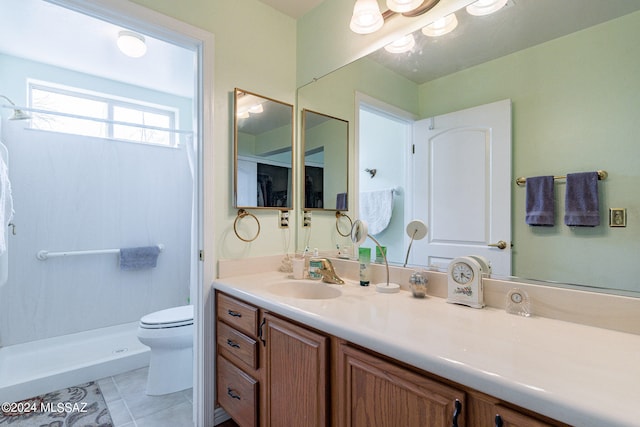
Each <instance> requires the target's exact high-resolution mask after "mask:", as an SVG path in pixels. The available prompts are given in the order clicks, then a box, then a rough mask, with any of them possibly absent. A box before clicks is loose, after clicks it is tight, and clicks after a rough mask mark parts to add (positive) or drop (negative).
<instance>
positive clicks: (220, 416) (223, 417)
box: [213, 407, 231, 426]
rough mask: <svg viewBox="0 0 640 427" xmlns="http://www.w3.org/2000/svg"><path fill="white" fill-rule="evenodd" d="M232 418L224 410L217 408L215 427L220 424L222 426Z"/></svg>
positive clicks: (214, 418) (214, 416) (214, 414)
mask: <svg viewBox="0 0 640 427" xmlns="http://www.w3.org/2000/svg"><path fill="white" fill-rule="evenodd" d="M230 419H231V417H230V416H229V414H227V412H226V411H225V410H224V409H222V408H221V407H217V408H216V410H215V411H214V413H213V425H214V426H217V425H218V424H221V423H223V422H225V421H227V420H230Z"/></svg>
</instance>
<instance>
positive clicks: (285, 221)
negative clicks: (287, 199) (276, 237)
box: [278, 210, 289, 228]
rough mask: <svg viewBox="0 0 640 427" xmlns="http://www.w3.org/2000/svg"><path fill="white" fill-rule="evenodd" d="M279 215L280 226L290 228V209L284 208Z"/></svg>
mask: <svg viewBox="0 0 640 427" xmlns="http://www.w3.org/2000/svg"><path fill="white" fill-rule="evenodd" d="M279 216H280V218H279V221H278V227H280V228H289V211H285V210H282V211H280V215H279Z"/></svg>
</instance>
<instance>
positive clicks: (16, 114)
mask: <svg viewBox="0 0 640 427" xmlns="http://www.w3.org/2000/svg"><path fill="white" fill-rule="evenodd" d="M0 98H4V99H6V100H7V101H9V103H10V104H11V105H12V106H13V107H15V106H16V104H14V103H13V101H12V100H10V99H9V98H7V97H6V96H4V95H0ZM30 118H31V116H30V115H29V114H27V113H25V112H24V111H22V110H21V109H19V108H13V114H12V115H11V116H10V117H9V120H29V119H30Z"/></svg>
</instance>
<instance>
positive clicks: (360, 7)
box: [349, 0, 384, 34]
mask: <svg viewBox="0 0 640 427" xmlns="http://www.w3.org/2000/svg"><path fill="white" fill-rule="evenodd" d="M383 24H384V18H383V17H382V13H380V7H379V6H378V2H377V1H376V0H357V1H356V4H355V5H354V6H353V16H351V23H350V24H349V28H351V31H353V32H354V33H357V34H371V33H374V32H376V31H378V30H379V29H380V28H382V25H383Z"/></svg>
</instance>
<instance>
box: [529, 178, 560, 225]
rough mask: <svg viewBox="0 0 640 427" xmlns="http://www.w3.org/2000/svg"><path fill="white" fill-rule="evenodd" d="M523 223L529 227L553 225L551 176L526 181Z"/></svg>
mask: <svg viewBox="0 0 640 427" xmlns="http://www.w3.org/2000/svg"><path fill="white" fill-rule="evenodd" d="M526 190H527V195H526V197H527V198H526V204H525V221H526V223H527V224H529V225H542V226H553V225H555V216H556V208H555V188H554V182H553V176H534V177H531V178H527V181H526Z"/></svg>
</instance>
